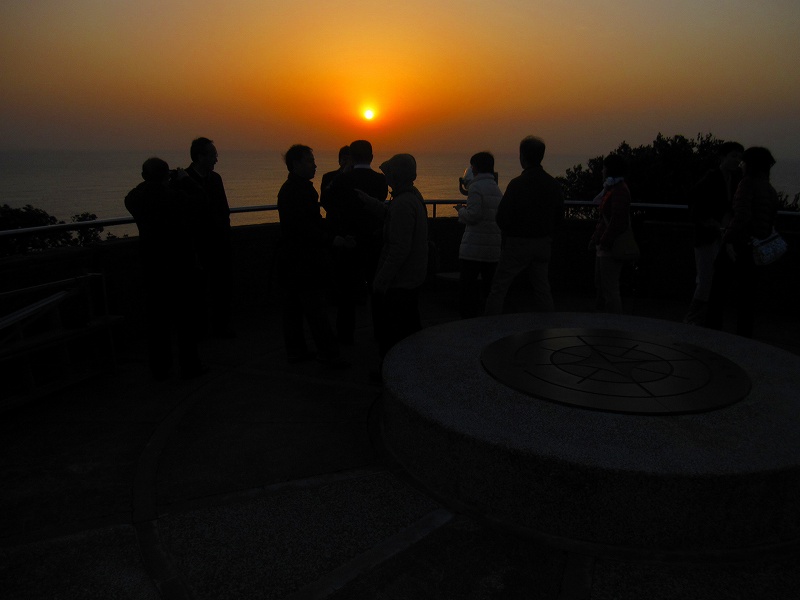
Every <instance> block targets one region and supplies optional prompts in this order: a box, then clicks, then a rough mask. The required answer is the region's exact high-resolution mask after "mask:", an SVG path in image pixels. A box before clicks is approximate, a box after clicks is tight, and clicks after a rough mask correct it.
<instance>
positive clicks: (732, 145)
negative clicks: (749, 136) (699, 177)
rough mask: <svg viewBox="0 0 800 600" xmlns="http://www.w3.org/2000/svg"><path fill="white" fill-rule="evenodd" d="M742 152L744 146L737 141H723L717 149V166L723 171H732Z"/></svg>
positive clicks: (740, 158) (737, 164) (740, 159)
mask: <svg viewBox="0 0 800 600" xmlns="http://www.w3.org/2000/svg"><path fill="white" fill-rule="evenodd" d="M742 152H744V146H742V145H741V144H740V143H739V142H723V143H722V144H720V145H719V148H718V149H717V156H718V157H719V168H720V169H722V170H723V171H728V172H731V171H734V170H735V169H736V168H737V167H738V166H739V163H740V162H742Z"/></svg>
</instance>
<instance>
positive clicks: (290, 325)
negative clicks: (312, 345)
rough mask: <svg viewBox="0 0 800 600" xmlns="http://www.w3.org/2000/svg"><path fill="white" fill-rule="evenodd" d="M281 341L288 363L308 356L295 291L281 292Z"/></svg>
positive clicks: (299, 299) (299, 303) (299, 301)
mask: <svg viewBox="0 0 800 600" xmlns="http://www.w3.org/2000/svg"><path fill="white" fill-rule="evenodd" d="M282 324H283V340H284V343H285V345H286V354H287V356H288V357H289V360H290V361H293V360H303V359H304V358H306V357H307V356H308V354H309V352H308V346H307V345H306V337H305V332H304V330H303V304H302V302H301V294H300V293H299V292H298V291H297V290H295V289H285V290H283V315H282Z"/></svg>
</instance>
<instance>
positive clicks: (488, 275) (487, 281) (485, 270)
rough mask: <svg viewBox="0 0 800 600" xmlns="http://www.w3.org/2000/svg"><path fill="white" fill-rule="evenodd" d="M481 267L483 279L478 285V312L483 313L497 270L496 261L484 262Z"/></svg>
mask: <svg viewBox="0 0 800 600" xmlns="http://www.w3.org/2000/svg"><path fill="white" fill-rule="evenodd" d="M480 265H481V267H480V269H481V280H480V282H479V285H478V311H479V312H478V314H479V315H482V314H483V311H484V310H485V309H486V298H488V297H489V290H490V289H491V287H492V281H493V280H494V274H495V271H497V263H496V262H482V263H480Z"/></svg>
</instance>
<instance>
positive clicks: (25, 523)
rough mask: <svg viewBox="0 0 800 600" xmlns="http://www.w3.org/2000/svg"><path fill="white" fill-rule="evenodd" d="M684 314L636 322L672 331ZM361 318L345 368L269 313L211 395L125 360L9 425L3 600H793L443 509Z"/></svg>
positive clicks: (771, 571)
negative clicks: (398, 422)
mask: <svg viewBox="0 0 800 600" xmlns="http://www.w3.org/2000/svg"><path fill="white" fill-rule="evenodd" d="M556 302H557V309H558V310H567V311H590V310H591V309H592V305H593V300H592V299H591V298H586V297H575V296H570V297H566V296H564V297H557V298H556ZM685 308H686V307H685V306H684V305H678V304H675V303H668V302H656V301H652V300H635V301H633V300H630V299H629V301H628V306H627V309H628V312H630V313H632V314H637V315H643V316H651V317H655V318H666V319H671V320H680V318H681V317H682V315H683V312H684V311H685ZM422 313H423V316H424V320H425V323H426V325H427V326H432V325H436V324H439V323H443V322H448V321H452V320H455V319H457V318H458V312H457V294H456V291H455V288H453V287H451V286H449V285H448V284H445V283H441V282H440V283H438V284H436V285H435V286H433V287H432V288H431V289H429V290H428V291H427V292H426V293H425V294H424V295H423V299H422ZM358 318H359V321H358V331H357V335H356V343H355V345H354V346H352V347H345V348H344V349H343V354H344V356H345V358H347V359H348V360H350V361H351V362H352V363H353V366H352V368H350V369H347V370H343V371H337V370H331V369H328V368H326V367H324V366H322V365H320V364H318V363H316V362H315V361H312V362H308V363H303V364H298V365H290V364H288V362H287V361H286V359H285V356H284V353H283V348H282V339H281V331H280V322H279V315H278V314H277V313H276V311H275V310H271V311H269V312H267V311H266V310H264V311H247V312H246V313H244V314H240V315H238V316H237V322H236V328H237V331H238V332H239V335H238V337H237V338H236V339H234V340H213V341H212V340H209V341H206V342H204V344H203V348H202V351H203V356H204V358H205V360H206V361H207V362H208V364H209V365H210V366H211V371H210V373H209V374H207V375H206V376H204V377H202V378H200V379H195V380H190V381H181V380H178V379H174V380H169V381H166V382H162V383H156V382H153V381H151V379H150V378H149V375H148V372H147V368H146V365H145V364H144V361H143V357H142V353H141V352H140V351H139V349H138V348H137V347H133V348H119V350H120V354H121V356H120V360H119V364H118V367H117V369H116V372H114V373H109V374H108V375H107V376H105V377H103V378H99V379H96V380H94V381H91V382H89V383H85V384H81V385H78V386H75V387H72V388H69V389H67V390H65V391H63V392H60V393H58V394H55V395H52V396H50V397H47V398H43V399H39V400H36V401H31V402H27V403H25V404H23V405H22V406H20V407H18V408H16V409H13V410H11V411H8V412H5V413H4V414H3V415H2V423H0V431H1V432H2V433H1V434H0V445H2V454H1V456H2V459H0V460H1V461H2V466H1V467H0V473H2V487H1V489H2V491H0V581H2V584H0V589H1V590H2V592H0V597H2V598H4V599H7V600H11V599H17V598H20V599H22V598H24V599H39V598H42V599H45V598H47V599H55V598H64V599H68V598H70V599H71V598H76V599H77V598H81V599H84V598H85V599H94V598H97V599H104V600H107V599H113V598H132V599H133V598H135V599H148V598H165V599H168V600H172V599H181V598H195V599H215V600H220V599H227V598H265V599H273V598H274V599H279V598H288V599H294V598H331V599H345V598H347V599H373V598H382V599H392V600H406V599H412V598H413V599H432V600H433V599H450V598H453V599H456V598H458V599H483V598H486V599H489V598H498V599H499V598H503V599H515V598H541V599H591V600H602V599H612V598H614V599H620V598H621V599H625V598H631V599H633V598H636V599H640V598H770V599H778V598H796V597H797V590H798V589H800V559H799V558H798V557H800V553H798V552H786V551H781V552H770V551H769V550H768V549H765V552H764V554H763V555H762V556H760V557H755V558H754V557H753V556H747V557H743V558H741V559H740V560H737V561H730V560H721V561H714V560H711V561H702V562H700V561H689V562H682V563H681V562H678V563H676V562H665V561H657V560H652V559H648V560H636V559H635V557H630V558H628V559H625V560H622V559H619V558H614V559H611V558H607V557H602V556H588V555H585V554H582V553H581V552H580V550H579V549H576V550H575V551H565V550H556V549H554V548H552V547H550V546H548V545H547V544H546V543H544V542H542V541H537V540H531V539H523V538H520V537H517V536H515V535H514V534H513V533H511V532H507V531H504V530H500V529H498V528H496V527H494V526H492V525H491V524H490V523H485V522H482V521H481V520H479V519H477V518H474V517H472V516H470V515H469V514H461V513H459V512H457V510H456V509H454V508H452V507H448V506H445V505H444V504H443V503H442V502H440V501H439V500H438V499H437V498H435V497H432V496H431V495H429V494H428V493H426V491H425V490H423V489H421V488H420V487H419V486H418V485H417V484H416V483H415V482H414V481H412V480H411V479H410V478H409V477H408V476H407V475H406V474H405V473H404V472H403V471H402V469H400V468H399V467H398V466H397V465H396V464H395V463H394V462H393V461H392V460H391V458H390V457H389V456H388V455H387V454H386V453H385V452H384V449H383V446H382V443H381V437H380V429H379V426H378V424H379V412H380V398H381V387H380V385H378V384H375V383H374V382H372V380H371V379H370V375H369V374H370V371H371V370H373V369H375V368H376V367H377V359H376V350H375V346H374V344H373V342H372V339H371V328H370V326H369V319H368V314H367V311H366V310H361V311H360V312H359V316H358ZM787 319H788V318H787V317H775V316H770V315H765V319H764V320H763V321H762V323H761V328H760V330H759V335H758V337H759V339H761V340H762V341H765V342H767V343H773V344H775V345H778V346H780V347H783V348H784V349H787V350H789V351H793V352H796V353H798V354H800V345H798V336H797V331H798V330H799V328H798V320H797V318H796V317H793V318H792V320H791V321H789V320H787ZM442 352H447V348H443V349H442ZM430 368H431V369H435V368H436V365H435V364H432V365H430ZM446 375H447V374H446V373H442V376H443V377H444V376H446ZM710 582H713V583H710Z"/></svg>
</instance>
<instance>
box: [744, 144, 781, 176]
mask: <svg viewBox="0 0 800 600" xmlns="http://www.w3.org/2000/svg"><path fill="white" fill-rule="evenodd" d="M742 164H743V165H744V167H743V170H744V172H745V174H746V175H749V176H751V177H767V178H769V172H770V169H772V166H773V165H774V164H775V159H774V158H773V156H772V152H770V151H769V150H767V149H766V148H762V147H760V146H752V147H750V148H748V149H747V150H745V151H744V152H742Z"/></svg>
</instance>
